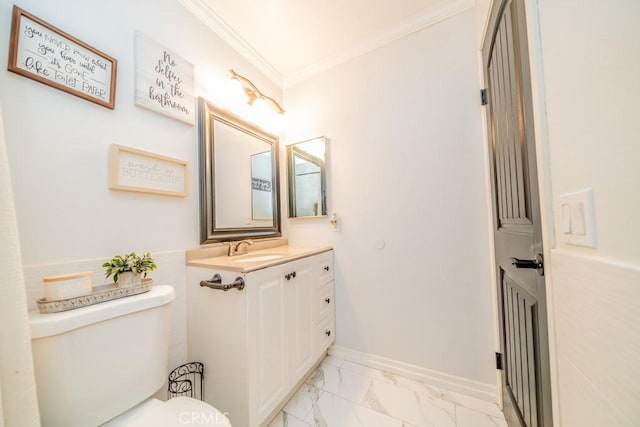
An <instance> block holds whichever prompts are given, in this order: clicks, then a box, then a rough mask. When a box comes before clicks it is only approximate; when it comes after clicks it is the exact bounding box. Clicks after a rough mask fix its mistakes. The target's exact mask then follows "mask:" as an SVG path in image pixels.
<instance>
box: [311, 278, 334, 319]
mask: <svg viewBox="0 0 640 427" xmlns="http://www.w3.org/2000/svg"><path fill="white" fill-rule="evenodd" d="M335 289H336V288H335V286H334V282H329V283H327V284H326V285H324V286H322V287H321V288H316V290H315V293H314V295H315V320H316V323H317V322H319V321H321V320H322V319H324V318H325V317H327V315H328V314H329V313H332V312H333V311H334V308H335Z"/></svg>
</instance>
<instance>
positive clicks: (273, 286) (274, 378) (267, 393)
mask: <svg viewBox="0 0 640 427" xmlns="http://www.w3.org/2000/svg"><path fill="white" fill-rule="evenodd" d="M286 265H288V264H285V265H284V266H278V267H274V268H267V269H264V270H259V271H256V272H254V273H249V274H248V275H247V284H246V287H245V290H246V291H247V294H248V295H247V296H248V305H247V310H248V313H247V316H248V322H247V334H248V337H249V339H248V349H247V350H248V358H249V368H250V373H249V402H250V403H249V413H250V416H249V418H250V420H251V421H250V425H251V426H254V425H256V426H257V425H259V424H260V423H261V422H262V421H264V419H265V418H266V417H267V416H268V415H269V414H270V413H271V411H273V410H274V409H275V407H276V406H277V405H278V404H279V403H280V402H281V401H282V399H284V397H285V396H286V395H287V393H288V392H289V389H290V378H289V358H288V351H287V347H288V334H287V323H288V319H287V316H286V313H287V301H286V299H287V298H286V289H285V284H286V281H285V279H284V274H283V271H284V269H283V268H284V267H285V266H286Z"/></svg>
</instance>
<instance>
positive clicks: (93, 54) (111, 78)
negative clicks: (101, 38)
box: [8, 6, 118, 110]
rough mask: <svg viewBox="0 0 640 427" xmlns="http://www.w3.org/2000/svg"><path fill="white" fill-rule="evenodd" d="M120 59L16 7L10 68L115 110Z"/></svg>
mask: <svg viewBox="0 0 640 427" xmlns="http://www.w3.org/2000/svg"><path fill="white" fill-rule="evenodd" d="M117 65H118V61H116V60H115V59H114V58H112V57H110V56H108V55H106V54H104V53H102V52H100V51H99V50H97V49H94V48H93V47H91V46H89V45H87V44H86V43H84V42H82V41H80V40H78V39H76V38H75V37H73V36H70V35H69V34H67V33H65V32H64V31H61V30H59V29H58V28H56V27H54V26H53V25H51V24H49V23H47V22H45V21H43V20H42V19H40V18H38V17H36V16H34V15H31V14H30V13H28V12H26V11H24V10H22V9H20V8H19V7H17V6H13V20H12V22H11V44H10V47H9V67H8V68H9V71H12V72H14V73H17V74H20V75H22V76H24V77H28V78H30V79H33V80H36V81H39V82H40V83H44V84H46V85H49V86H52V87H55V88H57V89H60V90H63V91H65V92H68V93H70V94H72V95H76V96H79V97H80V98H84V99H86V100H87V101H91V102H95V103H96V104H99V105H102V106H104V107H107V108H110V109H112V110H113V109H114V108H115V105H116V69H117Z"/></svg>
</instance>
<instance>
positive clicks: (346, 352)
mask: <svg viewBox="0 0 640 427" xmlns="http://www.w3.org/2000/svg"><path fill="white" fill-rule="evenodd" d="M329 354H330V355H332V356H335V357H338V358H341V359H344V360H348V361H350V362H354V363H358V364H360V365H364V366H367V367H369V368H374V369H380V370H382V371H385V372H389V373H391V374H396V375H401V376H403V377H406V378H411V379H412V380H416V381H421V382H423V383H426V384H430V385H433V386H435V387H439V388H442V389H445V390H448V391H453V392H457V393H462V394H465V395H467V396H471V397H475V398H476V399H481V400H485V401H487V402H492V403H494V402H497V391H496V386H495V385H492V384H487V383H483V382H480V381H474V380H470V379H467V378H462V377H457V376H455V375H450V374H446V373H444V372H438V371H434V370H431V369H427V368H423V367H421V366H417V365H411V364H409V363H404V362H400V361H398V360H393V359H389V358H387V357H382V356H378V355H376V354H370V353H363V352H361V351H357V350H353V349H350V348H346V347H341V346H337V345H332V346H331V347H329Z"/></svg>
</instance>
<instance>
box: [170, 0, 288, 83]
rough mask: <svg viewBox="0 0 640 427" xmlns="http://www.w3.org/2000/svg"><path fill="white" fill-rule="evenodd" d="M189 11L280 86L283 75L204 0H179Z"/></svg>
mask: <svg viewBox="0 0 640 427" xmlns="http://www.w3.org/2000/svg"><path fill="white" fill-rule="evenodd" d="M179 1H180V4H182V6H184V7H185V8H186V9H187V10H188V11H189V12H191V13H192V14H193V15H195V16H196V17H197V18H198V19H200V20H201V21H202V22H204V23H205V24H206V25H207V26H208V27H209V28H211V30H213V32H214V33H216V34H217V35H218V36H219V37H220V38H221V39H222V40H224V41H225V42H226V43H227V44H229V46H231V47H232V48H233V49H234V50H236V51H237V52H238V53H239V54H240V55H242V56H243V57H244V58H245V59H246V60H247V61H249V62H250V63H251V64H252V65H253V66H255V67H256V68H257V69H258V70H259V71H260V72H262V74H264V75H265V76H266V77H267V78H269V79H270V80H271V81H273V82H274V83H276V84H277V85H278V86H279V87H282V83H283V80H284V79H283V76H282V73H280V72H279V71H278V70H276V68H275V67H274V66H273V65H271V64H270V63H269V61H267V60H266V59H265V58H264V57H263V56H262V55H260V54H259V53H258V51H256V50H255V49H254V48H253V46H251V45H250V44H249V43H247V41H246V40H245V39H243V38H242V36H241V35H240V34H238V33H237V32H236V31H235V30H234V29H233V28H231V27H230V26H229V24H227V23H226V22H225V21H224V20H223V19H222V18H220V16H218V14H217V13H216V12H215V11H214V10H213V9H211V7H209V5H208V4H207V3H206V1H205V0H179Z"/></svg>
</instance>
